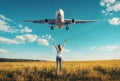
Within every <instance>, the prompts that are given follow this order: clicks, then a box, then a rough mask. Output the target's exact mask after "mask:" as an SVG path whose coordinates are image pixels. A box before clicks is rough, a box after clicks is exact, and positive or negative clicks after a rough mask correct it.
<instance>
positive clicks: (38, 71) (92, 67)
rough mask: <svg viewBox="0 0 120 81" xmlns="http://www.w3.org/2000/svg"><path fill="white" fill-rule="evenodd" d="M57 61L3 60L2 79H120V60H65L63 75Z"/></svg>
mask: <svg viewBox="0 0 120 81" xmlns="http://www.w3.org/2000/svg"><path fill="white" fill-rule="evenodd" d="M55 65H56V64H55V62H6V63H5V62H4V63H3V62H2V63H0V81H120V60H113V61H91V62H63V71H62V75H59V74H57V72H56V67H55Z"/></svg>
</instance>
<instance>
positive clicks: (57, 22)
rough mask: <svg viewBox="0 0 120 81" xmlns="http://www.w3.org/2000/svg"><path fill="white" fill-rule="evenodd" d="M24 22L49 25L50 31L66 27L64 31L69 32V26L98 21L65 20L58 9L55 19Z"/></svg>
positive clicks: (61, 11) (62, 12) (62, 13)
mask: <svg viewBox="0 0 120 81" xmlns="http://www.w3.org/2000/svg"><path fill="white" fill-rule="evenodd" d="M24 21H25V22H33V23H40V24H50V25H51V26H50V29H51V30H53V29H54V27H57V28H59V29H61V28H63V27H64V25H66V30H69V24H83V23H88V22H96V21H98V20H75V19H65V18H64V11H63V10H62V9H59V10H58V11H57V12H56V19H43V20H24Z"/></svg>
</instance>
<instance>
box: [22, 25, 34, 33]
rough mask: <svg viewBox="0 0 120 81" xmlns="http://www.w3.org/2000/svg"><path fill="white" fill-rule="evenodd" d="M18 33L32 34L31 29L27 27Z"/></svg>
mask: <svg viewBox="0 0 120 81" xmlns="http://www.w3.org/2000/svg"><path fill="white" fill-rule="evenodd" d="M20 27H21V26H20ZM20 32H22V33H30V32H32V29H30V28H28V27H25V28H24V29H21V30H20Z"/></svg>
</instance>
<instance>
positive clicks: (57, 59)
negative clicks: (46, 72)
mask: <svg viewBox="0 0 120 81" xmlns="http://www.w3.org/2000/svg"><path fill="white" fill-rule="evenodd" d="M58 62H59V58H58V56H57V57H56V71H57V72H58Z"/></svg>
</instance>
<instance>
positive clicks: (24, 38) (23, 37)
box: [14, 34, 38, 43]
mask: <svg viewBox="0 0 120 81" xmlns="http://www.w3.org/2000/svg"><path fill="white" fill-rule="evenodd" d="M37 38H38V36H37V35H32V34H25V35H20V36H16V38H15V39H14V40H15V41H17V42H19V43H24V42H26V41H27V42H35V41H36V40H37Z"/></svg>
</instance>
